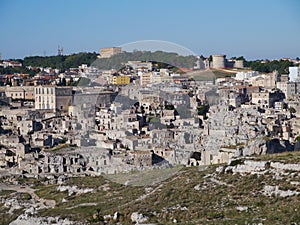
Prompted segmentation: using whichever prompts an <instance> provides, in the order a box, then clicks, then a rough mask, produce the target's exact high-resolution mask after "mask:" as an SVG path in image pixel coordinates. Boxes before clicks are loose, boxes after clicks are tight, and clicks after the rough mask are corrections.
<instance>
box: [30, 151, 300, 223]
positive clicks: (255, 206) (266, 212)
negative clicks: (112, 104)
mask: <svg viewBox="0 0 300 225" xmlns="http://www.w3.org/2000/svg"><path fill="white" fill-rule="evenodd" d="M266 159H267V160H273V159H274V160H275V161H285V162H286V161H287V162H293V163H299V161H300V153H299V152H296V153H288V154H287V153H285V154H279V155H278V154H277V155H268V156H263V157H261V158H259V160H266ZM273 175H274V174H273V173H270V172H267V173H265V174H264V175H260V176H258V175H250V174H249V175H247V176H242V175H240V174H235V175H233V174H231V173H223V172H221V173H217V172H216V167H215V166H210V167H207V168H201V167H191V168H184V169H181V170H180V171H179V172H178V173H177V174H176V175H175V176H173V177H171V178H169V179H168V180H165V181H163V182H160V183H158V184H155V185H152V186H147V188H150V189H152V190H154V191H153V192H151V191H150V194H148V195H147V196H146V197H145V198H144V199H142V200H141V199H139V198H140V196H142V195H144V194H145V193H146V190H145V188H146V187H145V186H144V187H133V186H125V185H122V184H117V183H114V182H111V181H109V180H106V179H105V178H103V177H84V178H72V179H70V180H69V181H68V182H67V184H66V185H77V186H78V187H82V188H91V187H92V188H95V189H97V191H95V192H93V193H87V194H80V195H71V196H68V193H67V192H58V191H57V190H56V187H57V186H56V185H47V186H39V190H37V191H36V193H37V194H38V195H39V196H40V197H43V198H46V199H54V200H56V202H57V206H56V207H55V208H54V209H45V210H41V211H39V215H40V216H58V215H59V216H61V217H62V218H65V217H67V218H70V219H71V220H75V221H84V222H87V223H89V224H93V223H94V221H93V219H92V218H93V215H94V214H96V212H97V209H100V214H101V215H106V214H111V215H112V214H113V213H114V212H116V211H118V212H119V213H120V214H121V217H120V218H119V221H120V222H122V224H131V221H130V215H131V213H132V212H135V211H137V212H140V213H142V214H144V215H146V216H148V217H149V220H148V222H153V223H156V224H173V219H176V220H177V221H178V224H248V223H249V224H254V223H256V224H257V223H260V222H261V223H263V224H291V223H292V222H297V223H299V222H300V213H299V212H300V204H299V203H300V196H299V195H298V196H292V197H285V198H283V197H277V196H272V197H267V196H265V195H263V194H262V193H261V191H262V190H263V187H264V186H265V185H278V186H279V189H281V190H294V191H300V186H299V185H298V186H297V185H294V184H293V185H292V184H291V183H290V181H297V182H300V175H299V174H298V173H287V174H286V176H285V177H283V179H281V180H278V179H274V177H273ZM216 180H217V181H216ZM195 187H197V188H195ZM108 189H109V190H108ZM63 198H65V199H66V200H67V202H65V203H62V199H63ZM85 203H89V204H90V203H94V205H84V204H85ZM238 206H246V207H248V208H247V210H245V211H239V210H238V209H237V207H238ZM115 223H116V221H111V224H115Z"/></svg>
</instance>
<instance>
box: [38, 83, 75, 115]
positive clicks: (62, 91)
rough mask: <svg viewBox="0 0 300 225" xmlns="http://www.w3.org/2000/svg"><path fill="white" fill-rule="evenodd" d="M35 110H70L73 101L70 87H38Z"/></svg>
mask: <svg viewBox="0 0 300 225" xmlns="http://www.w3.org/2000/svg"><path fill="white" fill-rule="evenodd" d="M34 93H35V109H48V110H53V111H57V110H65V111H66V110H68V107H69V106H70V105H71V101H72V89H71V88H70V87H55V86H36V87H35V91H34Z"/></svg>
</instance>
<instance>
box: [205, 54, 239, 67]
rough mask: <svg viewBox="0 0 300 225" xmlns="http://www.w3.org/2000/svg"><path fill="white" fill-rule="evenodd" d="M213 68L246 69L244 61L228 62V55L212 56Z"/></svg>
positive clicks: (234, 60)
mask: <svg viewBox="0 0 300 225" xmlns="http://www.w3.org/2000/svg"><path fill="white" fill-rule="evenodd" d="M211 68H213V69H223V68H244V60H243V59H233V60H227V59H226V55H212V62H211Z"/></svg>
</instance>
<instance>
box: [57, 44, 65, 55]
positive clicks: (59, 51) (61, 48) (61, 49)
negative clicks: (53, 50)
mask: <svg viewBox="0 0 300 225" xmlns="http://www.w3.org/2000/svg"><path fill="white" fill-rule="evenodd" d="M63 54H64V48H63V47H60V46H58V48H57V55H63Z"/></svg>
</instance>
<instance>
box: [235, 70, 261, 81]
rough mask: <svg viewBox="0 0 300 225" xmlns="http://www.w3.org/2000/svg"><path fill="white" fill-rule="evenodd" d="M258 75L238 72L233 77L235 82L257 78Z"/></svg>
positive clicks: (249, 72) (254, 72)
mask: <svg viewBox="0 0 300 225" xmlns="http://www.w3.org/2000/svg"><path fill="white" fill-rule="evenodd" d="M258 75H259V73H258V72H257V71H248V72H238V73H236V75H235V79H236V80H246V79H249V78H251V77H255V76H258Z"/></svg>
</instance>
